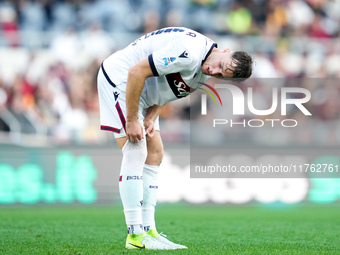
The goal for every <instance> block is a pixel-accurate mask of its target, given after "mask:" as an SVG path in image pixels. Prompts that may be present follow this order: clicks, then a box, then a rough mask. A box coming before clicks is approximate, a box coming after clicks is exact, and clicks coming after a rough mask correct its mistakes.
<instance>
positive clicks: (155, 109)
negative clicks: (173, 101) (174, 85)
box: [144, 104, 165, 139]
mask: <svg viewBox="0 0 340 255" xmlns="http://www.w3.org/2000/svg"><path fill="white" fill-rule="evenodd" d="M164 106H165V104H164V105H153V106H151V107H149V108H148V111H147V113H146V116H145V118H144V127H145V132H146V137H147V139H151V138H152V137H153V135H154V134H155V129H154V123H155V120H156V118H157V117H158V116H159V115H160V114H161V111H162V110H163V108H164Z"/></svg>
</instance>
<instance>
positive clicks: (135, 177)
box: [126, 175, 143, 181]
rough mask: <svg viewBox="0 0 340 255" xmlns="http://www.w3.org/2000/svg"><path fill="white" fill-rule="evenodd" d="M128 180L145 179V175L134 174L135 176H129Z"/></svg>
mask: <svg viewBox="0 0 340 255" xmlns="http://www.w3.org/2000/svg"><path fill="white" fill-rule="evenodd" d="M126 180H127V181H129V180H143V176H138V175H134V176H127V177H126Z"/></svg>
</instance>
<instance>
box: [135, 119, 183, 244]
mask: <svg viewBox="0 0 340 255" xmlns="http://www.w3.org/2000/svg"><path fill="white" fill-rule="evenodd" d="M157 122H158V120H157ZM157 122H156V125H155V126H156V132H155V134H154V136H153V137H152V138H151V139H149V140H147V150H148V155H147V158H146V161H145V164H144V169H143V187H144V190H143V192H144V194H143V201H144V203H143V206H142V211H143V225H144V229H145V232H146V233H147V234H148V235H150V236H152V237H153V238H155V239H156V240H157V241H159V242H160V243H162V244H164V245H166V246H167V247H168V249H187V247H186V246H184V245H180V244H175V243H173V242H171V241H169V240H168V239H166V238H165V236H164V235H160V234H158V232H157V230H156V223H155V207H156V203H157V193H158V173H159V167H160V164H161V162H162V159H163V143H162V139H161V136H160V132H159V127H157V126H158V123H157Z"/></svg>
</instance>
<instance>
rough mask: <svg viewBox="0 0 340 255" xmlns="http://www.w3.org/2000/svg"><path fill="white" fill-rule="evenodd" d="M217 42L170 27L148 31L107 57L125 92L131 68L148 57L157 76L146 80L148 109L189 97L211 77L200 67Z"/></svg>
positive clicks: (144, 96)
mask: <svg viewBox="0 0 340 255" xmlns="http://www.w3.org/2000/svg"><path fill="white" fill-rule="evenodd" d="M214 47H217V45H216V43H215V42H213V41H212V40H211V39H209V38H207V37H205V36H203V35H202V34H200V33H198V32H196V31H193V30H191V29H188V28H184V27H179V28H175V27H169V28H164V29H160V30H157V31H154V32H151V33H149V34H146V35H144V36H142V37H140V38H139V39H137V40H136V41H135V42H133V43H131V44H130V45H129V46H127V47H126V48H125V49H123V50H120V51H117V52H116V53H114V54H112V55H111V56H110V57H108V58H107V59H105V60H104V62H103V66H104V69H105V71H106V73H107V74H108V76H109V78H110V79H111V80H112V82H113V83H114V84H116V86H117V87H118V88H119V89H120V90H123V91H125V88H123V86H126V82H127V77H128V70H129V67H131V66H133V65H135V64H136V63H138V62H139V61H141V60H142V59H144V58H148V60H149V64H150V67H151V69H152V72H153V74H154V77H149V78H147V79H146V81H145V84H144V88H143V91H142V93H141V98H140V105H141V106H142V107H143V108H148V107H150V106H152V105H155V104H156V105H163V104H166V103H168V102H170V101H173V100H176V99H179V98H182V97H186V96H188V95H189V93H190V92H192V91H194V90H195V89H196V88H198V87H200V86H202V84H200V83H205V82H206V81H207V80H208V79H209V78H210V76H207V75H204V74H203V73H202V71H201V66H202V64H203V62H204V61H205V59H206V58H207V57H208V56H209V54H210V53H211V51H212V50H213V48H214Z"/></svg>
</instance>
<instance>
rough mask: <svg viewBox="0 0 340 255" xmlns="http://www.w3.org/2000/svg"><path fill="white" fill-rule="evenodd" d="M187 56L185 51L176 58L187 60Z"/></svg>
mask: <svg viewBox="0 0 340 255" xmlns="http://www.w3.org/2000/svg"><path fill="white" fill-rule="evenodd" d="M188 56H189V53H188V52H187V51H186V50H185V51H183V53H182V54H181V55H179V56H178V57H179V58H188Z"/></svg>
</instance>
